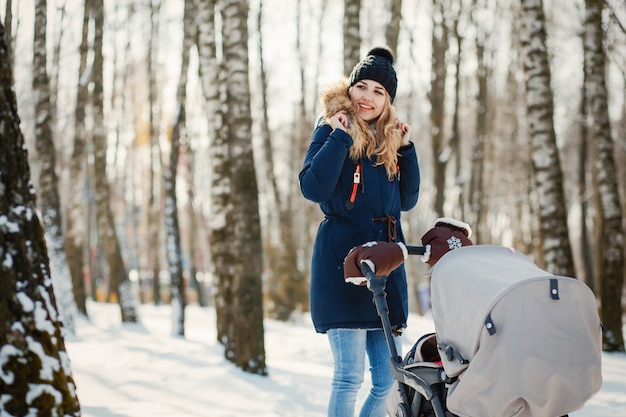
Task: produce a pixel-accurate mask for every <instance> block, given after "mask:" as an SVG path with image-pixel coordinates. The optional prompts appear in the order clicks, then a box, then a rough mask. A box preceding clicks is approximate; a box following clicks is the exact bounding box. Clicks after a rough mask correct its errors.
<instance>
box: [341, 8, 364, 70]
mask: <svg viewBox="0 0 626 417" xmlns="http://www.w3.org/2000/svg"><path fill="white" fill-rule="evenodd" d="M360 14H361V0H344V11H343V73H344V74H346V75H350V72H351V71H352V67H353V66H354V64H356V63H357V62H359V61H360V59H361V51H360V49H361V19H360V18H359V17H360Z"/></svg>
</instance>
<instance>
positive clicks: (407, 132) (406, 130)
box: [396, 120, 411, 146]
mask: <svg viewBox="0 0 626 417" xmlns="http://www.w3.org/2000/svg"><path fill="white" fill-rule="evenodd" d="M396 123H397V124H398V129H400V132H401V133H402V143H401V144H400V146H406V145H408V144H409V141H410V140H411V125H409V124H407V123H404V122H401V121H400V120H396Z"/></svg>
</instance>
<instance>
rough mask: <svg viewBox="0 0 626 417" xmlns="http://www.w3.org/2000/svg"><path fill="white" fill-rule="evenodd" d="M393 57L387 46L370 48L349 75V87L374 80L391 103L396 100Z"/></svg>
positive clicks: (396, 82) (396, 81)
mask: <svg viewBox="0 0 626 417" xmlns="http://www.w3.org/2000/svg"><path fill="white" fill-rule="evenodd" d="M394 61H395V57H394V55H393V52H392V51H391V49H389V47H387V46H377V47H375V48H372V49H371V50H370V51H369V52H368V53H367V56H366V57H365V58H364V59H363V60H362V61H361V62H359V63H358V64H356V65H355V66H354V68H353V69H352V73H351V74H350V87H352V86H353V85H354V84H356V83H357V82H359V81H361V80H374V81H377V82H379V83H380V84H381V85H382V86H383V87H385V90H387V92H388V93H389V96H390V97H391V102H392V103H393V100H394V99H395V98H396V90H397V88H398V78H397V77H396V70H395V69H394V68H393V63H394Z"/></svg>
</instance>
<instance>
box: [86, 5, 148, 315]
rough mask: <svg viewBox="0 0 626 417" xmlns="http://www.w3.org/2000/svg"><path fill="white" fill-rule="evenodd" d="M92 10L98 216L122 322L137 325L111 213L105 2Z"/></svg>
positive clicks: (100, 234) (130, 285)
mask: <svg viewBox="0 0 626 417" xmlns="http://www.w3.org/2000/svg"><path fill="white" fill-rule="evenodd" d="M89 2H90V6H89V10H90V12H91V13H92V16H93V22H94V41H93V73H92V76H93V96H92V103H93V104H92V105H93V112H94V114H93V119H94V127H93V135H92V142H93V160H94V177H95V178H94V181H95V188H96V216H97V224H98V234H99V238H100V242H101V243H102V248H103V249H104V253H105V256H106V259H107V264H108V268H109V269H108V273H109V279H110V286H111V290H112V293H114V294H116V295H117V299H118V303H119V305H120V310H121V316H122V322H137V321H138V320H139V317H138V315H137V311H136V305H135V297H134V293H133V289H132V284H131V282H130V280H129V279H128V274H127V272H126V265H125V263H124V259H123V258H122V253H121V248H120V244H119V241H118V237H117V232H116V230H115V222H114V219H113V212H112V210H111V191H110V185H109V183H108V179H107V168H106V165H107V158H106V156H107V135H106V128H105V124H104V91H103V54H102V46H103V45H102V42H103V30H104V4H103V0H89Z"/></svg>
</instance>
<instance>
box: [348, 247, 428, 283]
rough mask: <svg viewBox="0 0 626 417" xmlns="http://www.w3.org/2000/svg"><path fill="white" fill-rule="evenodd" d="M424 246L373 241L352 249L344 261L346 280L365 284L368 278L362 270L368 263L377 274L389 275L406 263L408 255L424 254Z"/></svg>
mask: <svg viewBox="0 0 626 417" xmlns="http://www.w3.org/2000/svg"><path fill="white" fill-rule="evenodd" d="M423 253H424V248H423V247H418V246H408V247H407V246H405V245H404V244H403V243H402V242H397V243H396V242H385V241H371V242H366V243H364V244H362V245H360V246H356V247H354V248H352V249H351V250H350V252H349V253H348V255H347V256H346V258H345V259H344V262H343V272H344V280H345V281H346V282H350V283H352V284H354V285H365V284H366V283H367V278H366V276H365V274H364V273H363V271H362V270H361V265H362V264H363V263H366V264H367V265H368V266H369V268H370V269H371V270H372V272H373V273H375V274H376V275H377V276H379V277H382V276H385V277H386V276H387V275H389V274H390V273H391V272H392V271H393V270H394V269H396V268H398V267H399V266H400V265H402V264H403V263H404V261H405V260H406V258H407V255H409V254H411V255H413V254H416V255H422V254H423Z"/></svg>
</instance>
